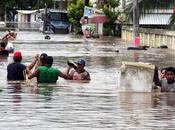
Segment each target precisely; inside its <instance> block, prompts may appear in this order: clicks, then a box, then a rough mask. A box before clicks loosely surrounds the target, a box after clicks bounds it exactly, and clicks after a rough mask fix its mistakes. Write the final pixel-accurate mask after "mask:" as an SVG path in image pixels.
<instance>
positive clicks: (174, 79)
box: [160, 67, 175, 92]
mask: <svg viewBox="0 0 175 130" xmlns="http://www.w3.org/2000/svg"><path fill="white" fill-rule="evenodd" d="M160 85H161V92H175V69H174V68H173V67H168V68H166V69H165V78H162V79H161V80H160Z"/></svg>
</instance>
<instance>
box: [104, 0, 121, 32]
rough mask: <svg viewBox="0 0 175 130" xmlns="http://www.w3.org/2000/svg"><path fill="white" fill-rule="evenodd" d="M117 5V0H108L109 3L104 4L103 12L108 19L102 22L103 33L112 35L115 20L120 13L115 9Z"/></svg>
mask: <svg viewBox="0 0 175 130" xmlns="http://www.w3.org/2000/svg"><path fill="white" fill-rule="evenodd" d="M118 6H119V0H109V5H108V6H104V8H103V12H104V13H105V15H106V16H107V17H108V19H109V21H108V22H107V23H105V24H104V34H106V35H107V34H108V35H109V34H110V35H113V32H114V28H115V22H116V20H117V18H118V16H119V15H120V12H119V11H118V10H115V8H116V7H118Z"/></svg>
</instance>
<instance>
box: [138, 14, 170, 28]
mask: <svg viewBox="0 0 175 130" xmlns="http://www.w3.org/2000/svg"><path fill="white" fill-rule="evenodd" d="M171 16H172V13H167V14H164V13H162V14H157V13H155V14H154V13H153V14H146V15H145V16H142V17H141V18H140V22H139V24H140V25H168V23H169V19H170V17H171Z"/></svg>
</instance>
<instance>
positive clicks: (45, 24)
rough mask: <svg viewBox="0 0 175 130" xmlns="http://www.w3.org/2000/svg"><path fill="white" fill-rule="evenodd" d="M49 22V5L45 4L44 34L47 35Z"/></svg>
mask: <svg viewBox="0 0 175 130" xmlns="http://www.w3.org/2000/svg"><path fill="white" fill-rule="evenodd" d="M47 21H48V17H47V4H46V3H45V13H44V22H43V33H45V31H46V30H47Z"/></svg>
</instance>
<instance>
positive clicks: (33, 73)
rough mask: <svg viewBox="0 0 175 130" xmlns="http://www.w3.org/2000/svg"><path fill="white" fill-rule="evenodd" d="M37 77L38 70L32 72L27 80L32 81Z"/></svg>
mask: <svg viewBox="0 0 175 130" xmlns="http://www.w3.org/2000/svg"><path fill="white" fill-rule="evenodd" d="M37 75H38V70H35V71H34V72H32V73H30V74H29V76H28V79H32V78H34V77H37Z"/></svg>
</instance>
